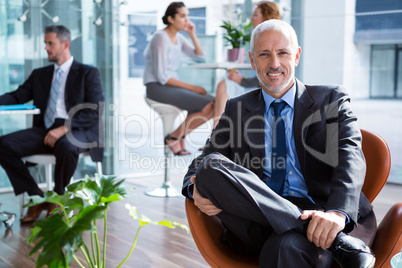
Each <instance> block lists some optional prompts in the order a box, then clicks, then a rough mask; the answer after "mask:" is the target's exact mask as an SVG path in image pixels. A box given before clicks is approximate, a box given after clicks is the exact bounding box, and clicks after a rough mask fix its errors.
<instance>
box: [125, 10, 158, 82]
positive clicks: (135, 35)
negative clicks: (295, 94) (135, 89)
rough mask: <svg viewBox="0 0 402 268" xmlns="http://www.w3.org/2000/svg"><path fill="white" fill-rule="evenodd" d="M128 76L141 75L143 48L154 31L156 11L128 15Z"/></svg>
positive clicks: (143, 58)
mask: <svg viewBox="0 0 402 268" xmlns="http://www.w3.org/2000/svg"><path fill="white" fill-rule="evenodd" d="M128 21H129V26H128V38H129V40H128V57H129V61H128V69H129V74H128V75H129V77H142V72H143V70H144V67H145V57H144V50H145V48H146V46H147V45H148V42H149V40H150V39H151V37H152V34H153V33H154V32H155V31H156V12H150V13H136V14H132V15H128Z"/></svg>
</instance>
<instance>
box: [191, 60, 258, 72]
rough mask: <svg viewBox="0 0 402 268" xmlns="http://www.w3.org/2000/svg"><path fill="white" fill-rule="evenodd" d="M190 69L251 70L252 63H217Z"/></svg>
mask: <svg viewBox="0 0 402 268" xmlns="http://www.w3.org/2000/svg"><path fill="white" fill-rule="evenodd" d="M188 67H189V68H197V69H226V70H229V69H233V68H236V69H243V70H251V69H253V68H252V67H251V63H236V62H216V63H195V64H191V65H189V66H188Z"/></svg>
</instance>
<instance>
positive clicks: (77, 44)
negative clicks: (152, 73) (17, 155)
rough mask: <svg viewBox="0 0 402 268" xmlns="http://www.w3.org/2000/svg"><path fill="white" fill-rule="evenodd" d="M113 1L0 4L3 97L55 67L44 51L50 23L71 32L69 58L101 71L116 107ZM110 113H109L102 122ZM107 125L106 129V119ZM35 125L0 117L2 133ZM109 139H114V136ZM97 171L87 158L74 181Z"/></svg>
mask: <svg viewBox="0 0 402 268" xmlns="http://www.w3.org/2000/svg"><path fill="white" fill-rule="evenodd" d="M115 2H117V0H109V1H88V0H70V1H64V0H24V1H23V0H13V1H10V0H0V47H1V50H0V95H2V94H4V93H7V92H10V91H13V90H15V89H17V87H18V85H19V84H22V83H23V82H24V81H25V79H27V78H28V76H29V75H30V73H31V72H32V70H33V69H35V68H39V67H43V66H46V65H49V64H51V63H49V62H48V61H47V53H46V51H45V49H44V47H45V46H44V43H43V37H44V35H43V29H44V27H45V26H46V25H50V24H62V25H64V26H66V27H67V28H69V29H70V31H71V35H72V36H71V37H72V41H71V54H72V55H73V56H74V58H75V59H76V60H78V61H80V62H82V63H85V64H89V65H93V66H96V67H97V68H98V69H99V70H100V72H101V78H102V85H103V89H104V94H105V98H106V104H109V103H112V102H113V94H112V88H113V86H115V85H116V84H115V83H117V82H116V81H115V80H116V79H114V77H116V72H117V71H118V70H119V69H118V68H113V65H114V64H118V57H116V56H115V54H116V53H117V52H116V50H117V48H116V46H115V45H114V44H116V43H117V42H116V36H117V35H118V26H116V23H115V21H114V18H115V17H116V16H118V8H116V7H118V6H119V5H118V4H115ZM113 12H114V13H113ZM106 110H107V109H106ZM111 113H112V112H111V111H109V110H107V111H106V112H105V115H104V119H105V118H107V117H108V116H109V114H111ZM105 124H106V128H108V127H109V125H108V121H107V120H105ZM31 125H32V123H31V118H30V117H29V116H27V117H26V116H24V115H1V117H0V135H4V134H7V133H11V132H14V131H17V130H19V129H24V128H26V127H29V126H31ZM111 133H113V132H112V131H111ZM108 138H109V139H110V140H111V139H113V134H112V136H110V135H108ZM108 141H109V140H107V141H106V142H107V144H106V148H105V149H106V150H105V151H106V153H105V158H104V165H103V167H104V172H105V173H107V174H111V173H112V172H113V164H112V162H113V161H112V160H111V158H112V153H111V152H110V150H112V148H111V146H108V143H109V142H108ZM86 161H87V160H86ZM94 172H95V165H94V163H92V162H91V161H90V160H89V162H88V163H80V164H79V169H77V172H76V174H75V177H82V176H83V175H84V174H86V173H88V174H91V173H94ZM39 177H41V176H39ZM5 189H11V188H10V183H9V180H8V178H7V176H6V174H5V172H4V170H3V169H2V168H1V167H0V191H1V190H3V191H4V190H5Z"/></svg>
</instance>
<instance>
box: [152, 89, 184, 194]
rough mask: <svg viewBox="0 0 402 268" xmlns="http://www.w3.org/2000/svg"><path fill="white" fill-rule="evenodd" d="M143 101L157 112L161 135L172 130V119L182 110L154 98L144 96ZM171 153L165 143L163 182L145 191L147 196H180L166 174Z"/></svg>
mask: <svg viewBox="0 0 402 268" xmlns="http://www.w3.org/2000/svg"><path fill="white" fill-rule="evenodd" d="M145 102H146V103H147V104H148V105H149V107H151V108H152V109H153V110H154V111H155V112H157V113H158V114H159V116H160V118H161V119H162V125H163V137H165V136H166V135H167V134H169V133H170V132H172V131H173V127H174V121H175V119H176V117H177V116H178V115H179V114H180V113H181V112H182V110H180V109H179V108H177V107H176V106H173V105H170V104H166V103H161V102H157V101H154V100H151V99H149V98H147V97H146V96H145ZM170 155H172V154H170V148H169V146H168V145H167V144H166V145H165V148H164V159H163V165H164V181H163V184H162V185H161V186H160V187H158V188H155V189H152V190H149V191H145V194H146V195H149V196H157V197H169V196H171V197H172V196H180V195H181V193H180V192H179V191H177V190H176V189H174V188H173V187H172V185H171V182H170V179H169V175H168V161H169V156H170Z"/></svg>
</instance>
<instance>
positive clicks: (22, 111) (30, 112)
mask: <svg viewBox="0 0 402 268" xmlns="http://www.w3.org/2000/svg"><path fill="white" fill-rule="evenodd" d="M39 113H40V110H39V109H38V108H36V109H24V110H4V111H2V110H0V115H3V114H4V115H5V114H27V115H28V114H39Z"/></svg>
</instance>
